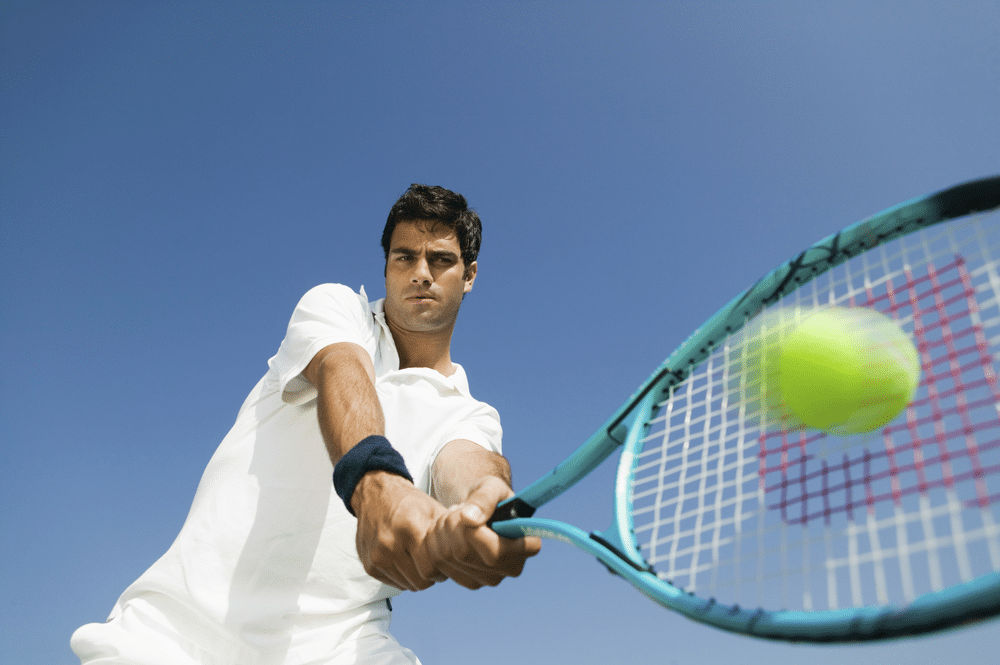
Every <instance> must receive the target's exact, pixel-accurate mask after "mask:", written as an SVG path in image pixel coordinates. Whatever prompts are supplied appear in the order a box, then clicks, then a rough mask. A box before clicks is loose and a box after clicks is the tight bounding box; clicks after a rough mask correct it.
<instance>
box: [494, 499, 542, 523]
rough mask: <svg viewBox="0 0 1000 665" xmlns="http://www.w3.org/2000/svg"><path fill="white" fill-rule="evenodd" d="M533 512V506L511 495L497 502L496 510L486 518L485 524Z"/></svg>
mask: <svg viewBox="0 0 1000 665" xmlns="http://www.w3.org/2000/svg"><path fill="white" fill-rule="evenodd" d="M534 514H535V507H534V506H532V505H531V504H529V503H526V502H525V501H523V500H522V499H519V498H517V497H516V496H512V497H511V498H509V499H505V500H504V501H501V502H500V503H498V504H497V507H496V510H494V511H493V514H492V515H491V516H490V518H489V519H488V520H486V525H487V526H490V525H492V524H493V523H494V522H506V521H507V520H512V519H515V518H517V517H531V516H532V515H534Z"/></svg>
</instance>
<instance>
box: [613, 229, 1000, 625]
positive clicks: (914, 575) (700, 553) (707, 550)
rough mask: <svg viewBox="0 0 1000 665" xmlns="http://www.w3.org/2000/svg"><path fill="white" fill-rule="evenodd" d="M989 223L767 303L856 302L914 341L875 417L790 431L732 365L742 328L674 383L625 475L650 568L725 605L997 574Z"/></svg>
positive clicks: (921, 588) (899, 589)
mask: <svg viewBox="0 0 1000 665" xmlns="http://www.w3.org/2000/svg"><path fill="white" fill-rule="evenodd" d="M998 226H1000V220H998V215H997V214H996V213H992V214H991V215H980V216H979V217H978V218H974V219H973V220H962V221H959V222H950V223H947V224H944V225H939V226H938V227H933V228H931V229H929V230H926V231H922V232H918V233H916V234H911V235H909V236H905V237H903V238H901V239H899V240H895V241H892V242H890V243H887V244H885V245H882V246H879V247H876V248H874V249H872V250H869V251H868V252H865V253H863V254H861V255H860V256H858V257H855V258H854V259H851V260H849V261H848V262H846V263H844V264H843V265H841V266H838V267H836V268H834V269H832V270H830V271H828V272H827V273H824V274H823V275H820V276H819V277H818V278H817V279H815V280H813V281H811V282H809V283H807V284H806V285H804V286H803V287H802V288H800V289H798V290H797V291H796V292H794V293H792V294H790V295H789V296H786V297H785V298H784V299H783V300H782V301H781V302H779V303H777V304H776V305H775V306H774V307H772V308H770V310H769V311H774V312H779V313H781V312H783V313H786V315H789V316H798V315H799V314H798V312H801V311H803V309H805V308H809V307H817V306H826V305H838V306H848V307H868V308H872V309H876V310H878V311H881V312H883V313H885V314H886V315H888V316H890V317H891V318H892V319H893V320H895V321H896V322H897V323H898V324H899V325H900V326H901V327H902V328H903V329H904V330H905V331H906V332H907V333H908V334H910V335H911V336H912V338H913V340H914V341H915V342H916V346H917V348H918V351H919V354H920V359H921V365H922V377H921V383H920V386H919V387H918V391H917V394H916V396H915V398H914V399H913V401H912V402H911V404H910V405H909V406H908V407H907V409H906V411H905V413H904V415H902V416H900V417H899V418H897V419H896V420H895V421H893V422H892V423H891V424H890V425H889V426H888V427H885V428H883V429H882V430H879V431H876V432H872V433H869V434H866V435H856V436H832V435H827V434H825V433H822V432H818V431H816V430H809V429H804V428H797V429H790V428H788V427H786V426H785V425H786V424H787V423H784V422H783V421H782V420H781V419H780V418H775V417H774V414H773V413H769V412H768V409H767V408H765V407H766V405H762V404H761V403H760V401H761V400H760V399H759V397H758V398H756V399H755V398H754V394H755V392H754V390H755V388H754V387H753V386H749V385H748V384H747V378H746V373H745V372H742V371H741V362H742V361H741V358H742V357H743V354H744V351H745V349H744V345H745V344H746V341H747V337H746V336H745V335H744V336H740V335H735V336H733V337H732V338H730V339H729V340H727V341H726V343H725V344H723V345H720V346H719V347H718V348H716V349H715V351H714V352H713V353H712V355H711V356H710V357H709V358H708V359H707V360H706V361H705V362H704V363H702V364H701V365H700V366H699V367H697V368H696V370H695V371H694V372H693V373H692V374H691V376H689V377H688V378H687V379H686V380H685V381H684V382H683V383H682V384H680V385H679V386H677V387H675V388H674V390H673V391H672V393H671V396H670V398H669V399H668V400H666V401H665V402H664V403H663V404H662V405H661V406H660V408H659V409H658V410H656V411H655V413H654V416H653V417H652V419H651V420H650V422H649V423H648V432H647V436H646V439H645V443H644V448H643V450H642V452H641V454H640V455H639V456H638V459H637V462H636V466H635V470H634V474H633V483H632V516H633V520H634V526H635V534H636V539H637V542H638V543H639V546H640V549H641V551H642V553H643V556H644V557H645V558H646V560H647V561H648V562H649V563H650V564H651V565H652V566H653V567H654V569H655V570H656V571H657V573H658V574H659V575H660V576H661V577H663V578H664V579H668V580H670V581H671V582H672V583H674V584H675V585H677V586H679V587H681V588H683V589H685V590H687V591H692V592H698V593H699V595H710V596H713V597H715V598H717V599H718V600H719V601H721V602H726V603H729V604H735V603H739V604H741V605H744V606H746V605H758V606H761V607H770V608H776V607H786V608H789V609H805V610H818V609H836V608H839V607H844V606H849V605H850V606H861V605H867V604H873V603H879V604H885V603H900V604H902V603H906V602H909V601H911V600H912V599H913V598H915V597H916V596H917V595H919V594H921V593H926V592H928V591H935V590H940V589H942V588H945V587H947V586H950V585H952V584H955V583H958V582H961V581H967V580H969V579H972V578H974V577H977V576H979V575H982V574H984V573H986V572H990V571H994V570H1000V530H998V520H997V511H998V506H1000V416H998V404H1000V382H998V378H997V376H996V372H995V369H994V360H993V358H994V357H995V355H996V354H997V352H998V349H1000V270H998V265H1000V260H998V259H1000V256H998V255H1000V251H998V249H1000V232H998V228H997V227H998ZM756 390H758V391H759V388H756ZM758 394H759V392H758Z"/></svg>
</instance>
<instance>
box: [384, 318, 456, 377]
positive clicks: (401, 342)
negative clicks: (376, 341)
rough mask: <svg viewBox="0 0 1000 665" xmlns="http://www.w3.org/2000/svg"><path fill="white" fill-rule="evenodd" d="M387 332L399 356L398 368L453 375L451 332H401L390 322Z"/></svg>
mask: <svg viewBox="0 0 1000 665" xmlns="http://www.w3.org/2000/svg"><path fill="white" fill-rule="evenodd" d="M386 322H387V323H388V324H389V330H390V331H391V332H392V341H393V342H395V344H396V352H397V353H398V354H399V368H400V369H407V368H409V367H428V368H430V369H433V370H437V371H438V372H439V373H441V374H443V375H444V376H451V375H452V374H454V373H455V365H454V364H453V363H452V362H451V332H452V331H451V330H447V331H434V332H413V331H409V330H401V329H399V328H397V327H396V326H394V325H393V324H392V322H391V321H388V320H387V321H386Z"/></svg>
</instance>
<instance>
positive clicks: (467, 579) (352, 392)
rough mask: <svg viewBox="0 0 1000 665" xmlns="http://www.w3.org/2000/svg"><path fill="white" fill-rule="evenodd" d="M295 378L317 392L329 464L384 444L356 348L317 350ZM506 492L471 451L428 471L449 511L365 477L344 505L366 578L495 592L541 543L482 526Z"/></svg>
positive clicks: (500, 466) (500, 472) (495, 464)
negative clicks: (368, 442) (370, 440)
mask: <svg viewBox="0 0 1000 665" xmlns="http://www.w3.org/2000/svg"><path fill="white" fill-rule="evenodd" d="M303 374H304V375H305V377H306V379H308V380H309V382H310V383H312V385H313V386H314V387H315V388H316V390H317V393H318V397H317V400H318V404H317V408H318V415H319V425H320V431H321V432H322V434H323V440H324V442H325V444H326V447H327V451H328V453H329V455H330V460H331V461H332V462H333V463H334V464H336V463H337V461H339V460H340V458H341V457H343V456H344V454H345V453H347V451H348V450H350V449H351V448H352V447H353V446H354V445H355V444H356V443H358V442H359V441H361V440H362V439H364V438H366V437H368V436H371V435H373V434H378V435H384V434H385V419H384V417H383V414H382V407H381V405H380V404H379V401H378V393H377V392H376V391H375V369H374V367H373V366H372V362H371V358H370V357H369V356H368V353H367V352H366V351H365V350H364V349H363V348H361V347H360V346H358V345H357V344H352V343H347V342H345V343H340V344H332V345H330V346H328V347H325V348H323V349H322V350H320V352H319V353H317V354H316V356H315V357H314V358H313V359H312V361H310V363H309V365H308V366H307V367H306V369H305V370H304V371H303ZM509 483H510V470H509V467H508V466H507V462H506V460H504V459H503V458H502V457H500V456H499V455H496V454H495V453H491V452H489V451H487V450H485V449H483V448H482V447H480V446H478V445H476V444H474V443H472V442H469V441H453V442H451V443H449V444H448V445H447V446H445V448H444V449H443V450H442V451H441V453H440V454H439V455H438V458H437V461H436V462H435V466H434V484H435V487H436V488H438V491H437V494H438V497H439V498H441V499H443V500H444V501H446V502H447V503H448V504H449V505H451V504H458V505H455V506H454V507H453V508H452V509H451V510H449V509H447V508H445V506H444V505H442V503H440V502H439V501H437V500H435V499H433V498H431V497H430V496H428V495H427V494H425V493H424V492H421V491H420V490H419V489H417V488H416V487H415V486H414V485H413V483H411V482H410V481H409V480H407V479H405V478H403V477H401V476H397V475H395V474H392V473H388V472H385V471H370V472H368V473H366V474H365V475H364V476H363V477H362V478H361V481H360V482H359V483H358V484H357V486H356V487H355V489H354V494H353V495H352V497H351V508H352V509H353V510H354V513H355V515H357V517H358V532H357V541H356V542H357V549H358V555H359V556H360V558H361V562H362V564H363V565H364V567H365V571H366V572H367V573H368V574H369V575H371V576H372V577H374V578H376V579H378V580H380V581H382V582H385V583H387V584H391V585H393V586H396V587H398V588H400V589H408V590H410V591H417V590H419V589H426V588H427V587H429V586H431V585H432V584H434V583H435V582H440V581H443V580H444V579H446V578H447V577H451V578H453V579H455V581H456V582H458V583H459V584H462V585H463V586H466V587H469V588H472V589H475V588H478V587H480V586H483V585H484V584H485V585H491V586H495V585H496V584H499V583H500V580H502V579H503V578H504V577H506V576H508V575H517V574H519V573H520V572H521V568H522V567H523V566H524V559H525V558H527V557H528V556H532V555H533V554H535V553H537V551H538V549H539V548H540V547H541V543H540V541H539V540H538V539H537V538H535V539H519V540H506V539H501V538H500V537H499V536H497V535H496V533H494V532H493V530H492V529H490V528H489V527H486V526H485V523H486V519H487V517H488V515H489V514H490V513H491V512H492V510H493V507H495V506H496V503H497V502H498V501H500V500H502V499H504V498H506V497H507V496H509V495H510V494H511V490H510V487H509ZM473 506H474V507H475V508H473ZM501 541H502V542H501Z"/></svg>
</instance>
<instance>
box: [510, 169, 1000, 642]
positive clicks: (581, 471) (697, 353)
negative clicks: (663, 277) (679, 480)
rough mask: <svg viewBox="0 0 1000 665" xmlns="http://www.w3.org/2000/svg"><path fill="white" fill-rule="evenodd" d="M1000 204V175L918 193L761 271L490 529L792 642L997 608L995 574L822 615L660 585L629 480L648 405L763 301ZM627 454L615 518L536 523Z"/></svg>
mask: <svg viewBox="0 0 1000 665" xmlns="http://www.w3.org/2000/svg"><path fill="white" fill-rule="evenodd" d="M998 206H1000V176H992V177H989V178H983V179H980V180H976V181H972V182H967V183H964V184H961V185H956V186H955V187H951V188H949V189H946V190H943V191H941V192H938V193H936V194H932V195H930V196H926V197H919V198H915V199H911V200H910V201H906V202H904V203H901V204H899V205H897V206H894V207H892V208H889V209H887V210H885V211H883V212H881V213H879V214H877V215H874V216H872V217H869V218H868V219H865V220H863V221H860V222H858V223H856V224H853V225H851V226H849V227H847V228H845V229H844V230H842V231H840V232H838V233H835V234H832V235H830V236H827V237H826V238H824V239H822V240H820V241H819V242H817V243H815V244H814V245H813V246H811V247H810V248H809V249H806V250H805V251H803V252H802V253H800V254H799V255H797V256H796V257H794V258H792V259H791V260H789V261H787V262H786V263H784V264H782V265H781V266H779V267H778V268H776V269H774V270H772V271H771V272H770V273H768V274H767V275H765V276H764V277H762V278H761V279H760V280H758V281H757V283H755V284H754V285H753V286H751V287H750V288H749V289H747V290H746V291H744V292H742V293H741V294H739V295H738V296H736V297H735V298H733V299H732V300H731V301H730V302H729V303H727V304H726V305H725V306H724V307H722V309H720V310H719V311H718V312H716V313H715V314H714V315H713V316H712V317H711V318H709V319H708V320H707V321H706V322H705V323H704V324H703V325H702V326H701V327H699V328H698V329H697V330H695V332H694V333H692V334H691V335H690V336H689V337H688V339H687V340H685V342H684V343H683V344H681V345H680V346H679V347H678V348H677V350H675V351H674V352H673V353H672V354H671V355H670V356H669V357H668V358H667V359H666V360H665V361H664V362H663V363H662V364H661V365H660V366H659V367H657V369H656V370H655V371H654V372H653V373H652V374H651V375H650V377H649V378H648V379H646V381H645V382H643V384H642V385H640V386H639V388H638V389H637V390H636V391H635V392H634V393H633V394H632V396H631V397H630V398H629V399H628V400H627V401H626V402H625V403H624V404H623V405H622V406H621V407H620V408H619V409H618V410H617V411H616V412H615V413H614V414H613V415H612V416H611V417H610V418H609V419H608V420H607V421H606V422H605V423H604V424H603V425H602V426H601V427H600V428H599V429H598V430H597V431H596V432H595V433H594V434H593V435H592V436H591V437H590V438H589V439H587V441H585V442H584V443H583V445H581V446H580V447H579V448H578V449H577V450H576V451H575V452H573V453H572V454H571V455H570V456H569V457H567V458H566V459H565V460H564V461H563V462H561V463H560V464H559V465H558V466H556V467H555V468H554V469H553V470H552V471H551V472H549V473H548V474H546V475H545V476H542V477H541V478H539V479H538V480H537V481H535V482H534V483H532V484H531V485H529V486H528V487H526V488H525V489H523V490H521V491H520V492H518V493H517V494H516V495H515V496H514V497H512V498H510V499H508V500H506V501H504V502H502V503H501V504H500V505H499V506H497V510H496V512H495V513H494V514H493V516H492V517H491V520H490V523H491V526H492V528H493V529H494V530H495V531H496V532H497V533H499V534H500V535H502V536H506V537H510V538H517V537H522V536H526V535H532V536H541V537H545V538H550V539H555V540H560V541H563V542H568V543H570V544H573V545H575V546H577V547H579V548H580V549H582V550H584V551H586V552H589V553H590V554H592V555H593V556H594V557H596V558H597V559H598V560H599V561H601V563H603V564H604V565H605V566H606V567H607V568H608V569H609V570H610V571H611V572H613V573H615V574H617V575H620V576H621V577H623V578H625V579H626V580H627V581H629V582H630V583H631V584H632V585H633V586H634V587H635V588H636V589H638V590H639V591H641V592H642V593H644V594H645V595H646V596H648V597H649V598H651V599H652V600H654V601H655V602H657V603H660V604H661V605H664V606H666V607H668V608H669V609H672V610H675V611H677V612H680V613H681V614H684V615H685V616H688V617H689V618H692V619H695V620H697V621H700V622H703V623H707V624H710V625H712V626H715V627H717V628H721V629H724V630H729V631H733V632H738V633H744V634H747V635H753V636H757V637H764V638H771V639H782V640H790V641H812V642H824V641H862V640H872V639H885V638H891V637H901V636H905V635H913V634H919V633H924V632H928V631H932V630H939V629H941V628H946V627H949V626H954V625H958V624H961V623H965V622H967V621H972V620H977V619H981V618H985V617H988V616H993V615H996V614H997V613H1000V573H990V574H987V575H983V576H981V577H979V578H977V579H975V580H972V581H970V582H966V583H964V584H960V585H956V586H953V587H950V588H947V589H943V590H941V591H936V592H931V593H927V594H924V595H922V596H919V597H918V598H916V599H915V600H914V601H913V602H911V603H910V604H909V605H907V606H906V607H905V608H895V607H892V606H888V607H885V606H871V607H863V608H846V609H838V610H825V611H817V612H807V611H791V610H778V611H771V610H764V609H752V610H751V609H744V608H741V607H739V606H738V605H733V606H729V605H724V604H720V603H717V602H716V601H715V600H714V599H704V598H700V597H698V596H695V595H693V594H690V593H687V592H685V591H684V590H682V589H680V588H678V587H675V586H673V585H672V584H670V583H669V582H668V581H665V580H661V579H660V578H659V577H657V575H656V574H655V573H654V572H653V570H652V568H651V566H650V565H649V564H648V563H647V562H646V561H645V560H644V559H643V558H642V556H641V554H640V552H639V549H638V545H637V544H636V540H635V537H634V535H633V533H632V528H633V522H632V516H631V479H632V475H633V471H634V467H635V463H636V460H637V457H638V455H639V453H640V452H641V450H642V444H643V440H644V438H645V434H646V429H647V428H648V426H646V425H643V423H647V422H648V421H649V419H650V416H651V414H652V412H653V411H654V410H655V409H656V408H657V406H658V405H659V404H661V403H662V402H663V401H665V400H666V399H667V398H668V397H669V396H670V392H671V390H672V389H673V388H674V387H675V386H677V385H679V384H680V383H682V382H683V381H684V380H685V379H686V378H687V377H688V376H689V375H690V374H691V372H692V371H693V370H694V368H696V367H697V366H698V365H700V364H701V363H702V361H704V360H705V359H706V358H707V357H708V356H709V355H710V354H711V353H712V351H713V350H714V349H715V347H716V346H717V345H718V344H719V343H720V342H722V341H724V340H725V339H727V338H728V337H729V336H730V335H732V334H733V333H735V332H737V331H738V330H740V329H741V328H742V327H743V326H744V325H745V324H746V322H747V321H749V320H750V319H751V318H752V317H753V316H754V315H756V314H757V313H758V312H760V311H761V310H762V309H763V308H765V307H767V306H769V305H772V304H774V303H776V302H778V301H779V300H780V299H781V298H782V297H784V296H785V295H787V294H788V293H791V292H792V291H794V290H796V289H798V288H799V287H800V286H801V285H802V284H805V283H807V282H809V281H811V280H812V279H814V278H816V277H817V276H819V275H821V274H822V273H824V272H826V271H828V270H830V269H831V268H833V267H835V266H837V265H840V264H841V263H844V262H845V261H847V260H849V259H851V258H853V257H854V256H857V255H859V254H861V253H863V252H865V251H867V250H869V249H872V248H873V247H877V246H879V245H881V244H883V243H886V242H889V241H891V240H894V239H896V238H899V237H901V236H904V235H907V234H909V233H912V232H914V231H916V230H919V229H922V228H927V227H930V226H933V225H935V224H938V223H940V222H944V221H948V220H951V219H956V218H959V217H963V216H966V215H970V214H974V213H977V212H984V211H987V210H991V209H993V208H996V207H998ZM619 449H621V457H620V460H619V465H618V471H617V474H616V478H615V493H614V510H613V520H612V525H611V526H610V527H609V528H608V529H607V530H605V531H603V532H594V533H590V534H588V533H586V532H585V531H583V530H581V529H579V528H577V527H575V526H572V525H570V524H566V523H564V522H560V521H557V520H551V519H544V518H534V517H532V515H533V514H534V512H535V510H536V509H537V508H539V507H541V506H542V505H544V504H546V503H548V502H549V501H551V500H552V499H554V498H555V497H557V496H559V495H560V494H562V493H563V492H565V491H566V490H567V489H569V488H570V487H572V486H573V485H575V484H576V483H577V482H578V481H580V480H581V479H582V478H584V477H585V476H586V475H587V474H589V473H590V472H591V471H593V470H594V469H595V468H597V467H598V466H599V465H600V464H601V463H602V462H604V461H605V460H606V459H607V458H608V457H609V456H610V455H611V454H613V453H614V452H616V451H618V450H619Z"/></svg>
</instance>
